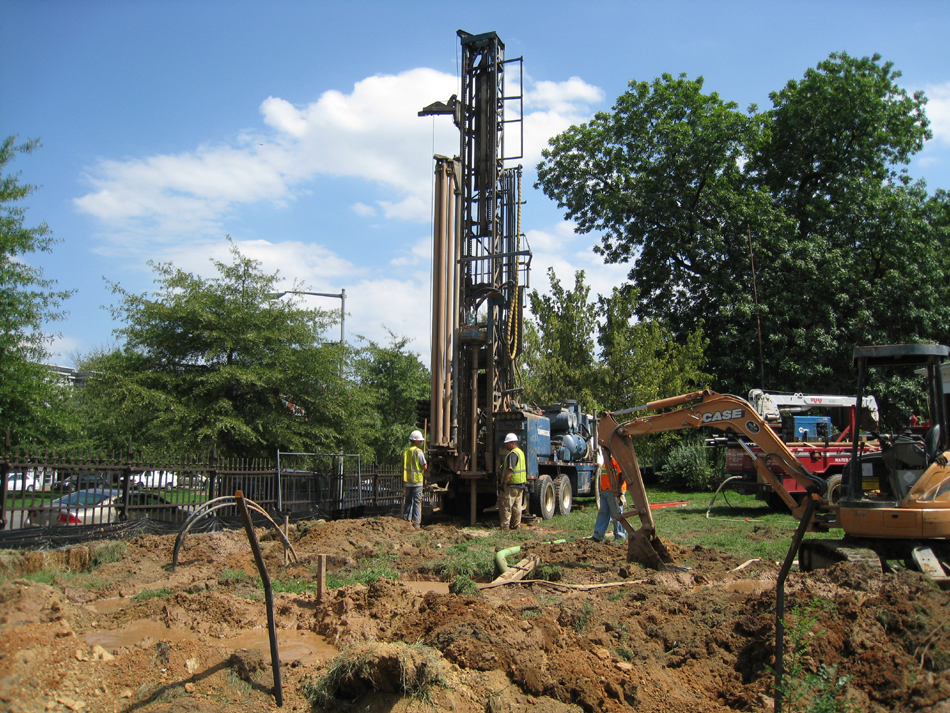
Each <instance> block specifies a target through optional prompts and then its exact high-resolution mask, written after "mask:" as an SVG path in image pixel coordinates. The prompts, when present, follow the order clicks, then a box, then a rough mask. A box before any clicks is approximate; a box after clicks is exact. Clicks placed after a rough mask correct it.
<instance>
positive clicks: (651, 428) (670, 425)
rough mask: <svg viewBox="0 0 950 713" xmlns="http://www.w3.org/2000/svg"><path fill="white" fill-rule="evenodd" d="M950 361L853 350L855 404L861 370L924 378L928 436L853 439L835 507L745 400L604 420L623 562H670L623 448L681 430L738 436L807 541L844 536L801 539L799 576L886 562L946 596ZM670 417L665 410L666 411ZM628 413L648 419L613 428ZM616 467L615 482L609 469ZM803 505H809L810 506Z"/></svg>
mask: <svg viewBox="0 0 950 713" xmlns="http://www.w3.org/2000/svg"><path fill="white" fill-rule="evenodd" d="M948 353H950V349H948V348H947V347H945V346H942V345H931V344H903V345H889V346H878V347H856V348H855V351H854V362H855V364H856V365H857V367H858V391H859V393H858V398H859V399H860V398H861V395H862V394H861V393H860V392H861V391H862V389H863V387H864V385H865V383H866V381H867V370H868V369H869V368H874V367H894V366H903V367H913V368H916V369H918V372H919V371H920V370H921V369H922V370H923V371H924V372H925V374H926V375H927V377H928V382H929V396H930V404H931V421H932V423H933V427H932V428H931V430H930V432H929V433H928V434H927V436H926V437H925V438H923V439H917V440H914V438H912V437H908V436H900V437H894V438H889V437H885V436H882V435H879V434H876V433H874V434H871V436H872V439H876V440H879V441H880V445H881V448H880V450H874V451H869V450H867V449H866V448H865V446H864V445H863V444H864V443H865V442H866V439H862V438H860V434H859V433H858V432H857V431H856V432H855V434H854V437H853V438H854V440H853V443H852V449H853V450H852V458H851V461H850V462H849V464H848V467H847V468H846V469H845V472H844V474H843V483H842V497H841V500H840V501H838V502H836V503H834V504H832V503H831V502H829V500H828V498H827V483H826V481H825V480H824V479H823V478H821V477H820V476H817V475H815V474H813V473H810V472H809V471H808V470H806V469H805V468H804V467H803V466H802V465H801V463H800V462H799V461H798V459H797V458H796V457H795V455H794V454H793V453H791V451H789V449H788V447H787V446H786V445H785V443H784V442H782V440H781V439H780V438H779V437H778V436H777V435H776V434H775V432H774V431H773V430H772V429H770V428H769V427H768V424H767V423H766V422H765V421H764V420H763V419H762V417H761V416H759V414H758V413H757V412H756V411H755V409H754V408H753V407H752V406H751V405H750V404H749V403H748V402H747V401H745V400H744V399H741V398H739V397H737V396H730V395H727V394H719V393H716V392H714V391H709V390H705V391H696V392H694V393H691V394H684V395H682V396H674V397H672V398H668V399H663V400H660V401H653V402H651V403H648V404H645V405H643V406H639V407H637V408H634V409H625V410H622V411H614V412H607V413H605V414H604V415H603V417H602V418H601V421H600V427H599V435H598V444H599V445H600V447H601V449H602V450H603V452H604V462H605V463H607V464H609V465H608V468H607V471H608V477H609V479H610V483H611V490H612V491H614V493H615V494H619V491H620V481H621V478H622V479H623V481H625V482H626V483H627V491H628V492H629V493H630V495H631V498H632V500H633V506H634V507H633V509H632V510H628V511H626V512H623V513H621V514H620V516H619V519H620V521H621V522H622V523H623V525H624V527H625V528H626V529H627V532H628V533H629V535H628V539H627V542H628V549H627V560H628V561H631V562H638V563H640V564H643V565H645V566H648V567H652V568H654V569H665V568H666V567H667V566H668V565H670V564H671V563H672V558H671V556H670V554H669V552H668V550H667V549H666V547H665V546H664V545H663V543H662V542H661V541H660V539H659V537H658V536H657V534H656V524H655V522H654V520H653V515H652V513H651V510H650V501H649V497H648V496H647V492H646V488H645V487H644V483H643V477H642V475H641V473H640V466H639V463H638V462H637V455H636V452H635V451H634V448H633V442H632V440H631V438H632V437H633V436H643V435H647V434H650V433H661V432H665V431H675V430H680V429H693V428H704V427H705V428H714V429H717V430H720V431H723V432H725V433H727V434H732V435H736V436H744V437H745V438H738V439H736V440H737V441H738V442H739V443H744V441H745V440H746V439H748V441H751V442H752V443H754V444H755V445H756V446H757V447H758V448H756V451H755V452H754V453H753V451H752V449H751V448H749V447H747V446H746V448H747V450H748V455H749V456H750V457H751V458H752V459H753V463H754V465H755V468H756V470H757V471H758V473H759V474H760V475H761V477H762V479H763V480H765V481H766V482H767V483H769V485H771V486H772V488H773V489H774V491H775V492H776V493H777V494H778V496H779V497H780V498H781V499H782V500H783V501H784V502H785V504H786V505H787V506H788V508H789V510H791V511H792V515H793V516H795V518H796V519H798V520H802V519H803V518H804V517H806V516H807V517H808V519H809V522H808V523H807V531H808V532H828V531H829V530H831V529H832V528H837V529H841V530H843V531H844V536H843V537H842V538H840V539H837V540H831V539H822V538H810V539H806V540H805V541H804V542H803V543H802V545H801V549H800V551H799V566H800V568H801V569H802V570H803V571H808V570H810V569H814V568H818V567H828V566H831V565H832V564H834V563H835V562H839V561H843V560H865V561H867V559H868V557H869V556H871V557H873V558H876V559H877V561H879V562H880V565H881V567H882V568H883V569H884V570H885V571H887V570H888V569H889V565H888V560H891V561H893V560H899V561H901V562H903V563H904V565H905V566H908V567H911V568H914V569H917V570H919V571H921V572H923V573H924V574H926V575H927V576H929V577H931V578H932V579H933V580H934V581H935V582H937V583H938V584H939V585H940V586H941V587H943V588H950V576H948V572H950V465H948V459H950V452H948V451H947V433H948V431H947V425H946V422H947V415H946V414H947V408H946V404H945V397H944V393H943V382H942V375H941V371H940V364H941V362H942V361H943V359H944V358H946V357H947V355H948ZM671 409H672V410H671ZM634 411H651V412H655V413H652V414H651V415H647V416H641V417H639V418H633V419H632V420H628V421H623V420H618V417H620V416H622V415H624V414H627V413H631V412H634ZM610 456H613V458H614V459H615V460H616V461H617V463H618V465H619V466H620V472H617V471H616V469H615V468H614V467H613V466H612V463H611V458H610ZM774 466H778V469H779V470H780V471H784V472H785V473H786V474H787V475H788V476H789V477H791V478H792V479H793V480H794V481H795V482H797V483H798V484H799V485H800V486H801V487H802V488H803V489H804V490H805V493H806V494H805V498H804V499H801V500H798V499H796V498H795V497H794V496H793V495H792V494H790V493H789V491H788V490H787V489H786V488H785V487H784V486H783V485H782V478H781V476H779V475H776V472H775V470H774ZM872 474H873V475H874V476H877V477H878V479H879V482H880V488H879V489H877V490H874V491H870V492H867V491H865V490H864V488H862V485H861V483H862V478H863V477H867V476H869V475H872ZM808 500H811V501H812V502H811V503H809V502H808ZM633 515H638V516H639V518H640V527H639V528H634V527H633V526H632V525H630V523H628V522H627V518H628V517H632V516H633Z"/></svg>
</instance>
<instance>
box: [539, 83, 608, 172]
mask: <svg viewBox="0 0 950 713" xmlns="http://www.w3.org/2000/svg"><path fill="white" fill-rule="evenodd" d="M603 99H604V92H603V90H602V89H600V88H599V87H595V86H593V85H591V84H587V83H586V82H584V81H583V80H581V79H579V78H578V77H571V78H570V79H568V80H567V81H566V82H546V81H544V82H536V83H534V87H533V89H531V90H529V91H527V92H526V93H525V107H526V112H525V146H524V155H525V161H526V162H527V163H529V164H535V163H537V162H538V161H539V160H540V159H541V149H543V148H544V147H545V146H547V143H548V140H549V139H550V138H551V137H552V136H555V135H556V134H559V133H561V132H562V131H564V130H565V129H567V128H569V127H570V126H572V125H574V124H581V123H584V122H586V121H588V120H589V119H590V118H591V115H592V113H591V110H590V105H591V104H598V103H600V102H602V101H603Z"/></svg>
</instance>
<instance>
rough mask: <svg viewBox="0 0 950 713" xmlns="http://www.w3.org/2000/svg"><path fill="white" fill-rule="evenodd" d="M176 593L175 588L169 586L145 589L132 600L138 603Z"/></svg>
mask: <svg viewBox="0 0 950 713" xmlns="http://www.w3.org/2000/svg"><path fill="white" fill-rule="evenodd" d="M174 593H175V590H174V589H169V588H168V587H162V588H161V589H143V590H142V591H141V592H139V593H138V594H136V595H135V596H134V597H132V601H133V602H135V603H136V604H138V603H139V602H147V601H148V600H149V599H159V598H161V597H168V596H171V595H172V594H174Z"/></svg>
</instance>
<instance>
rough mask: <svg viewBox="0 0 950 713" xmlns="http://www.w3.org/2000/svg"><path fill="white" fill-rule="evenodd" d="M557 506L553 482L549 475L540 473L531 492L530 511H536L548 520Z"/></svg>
mask: <svg viewBox="0 0 950 713" xmlns="http://www.w3.org/2000/svg"><path fill="white" fill-rule="evenodd" d="M556 508H557V493H556V492H555V489H554V483H553V482H552V481H551V476H548V475H542V476H541V477H540V478H538V480H537V482H536V483H535V485H534V491H533V492H532V493H531V512H533V513H537V514H538V515H540V516H541V518H542V519H543V520H550V519H551V518H552V517H554V510H555V509H556Z"/></svg>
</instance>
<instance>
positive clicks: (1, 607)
mask: <svg viewBox="0 0 950 713" xmlns="http://www.w3.org/2000/svg"><path fill="white" fill-rule="evenodd" d="M556 522H557V521H556V520H553V521H550V522H549V523H545V527H544V528H543V530H542V529H541V528H538V529H536V530H534V531H532V530H531V529H529V530H528V531H527V532H519V533H514V535H513V536H517V538H518V540H517V544H520V545H521V547H522V551H521V553H520V554H517V555H513V556H511V557H510V558H509V559H510V560H511V563H512V564H514V563H515V561H516V560H519V559H520V558H522V557H526V556H529V555H530V556H536V557H537V558H538V559H539V561H540V564H541V565H542V567H543V569H542V570H539V571H540V573H541V574H543V575H544V576H546V577H549V578H551V579H556V578H557V577H560V579H558V580H557V581H531V582H527V583H516V584H509V585H504V586H496V587H491V588H484V589H482V590H481V591H480V593H477V594H452V593H449V592H448V591H447V586H446V585H445V584H444V583H441V582H439V581H437V580H438V579H439V568H438V567H437V566H433V563H434V562H437V561H438V557H439V554H440V553H441V552H444V550H446V549H447V548H449V547H451V546H452V545H456V546H457V547H456V549H458V548H459V547H458V546H460V545H462V544H463V543H466V542H469V541H470V540H473V539H474V538H477V537H479V536H484V535H485V534H486V531H485V530H480V529H478V528H473V529H466V528H462V527H455V526H452V525H433V526H430V527H426V528H424V529H422V530H414V529H413V528H412V527H411V526H410V525H409V524H408V523H406V522H403V521H402V520H398V519H394V518H378V519H370V520H364V521H338V522H326V523H324V522H318V523H301V524H299V525H297V526H291V541H292V543H293V546H294V549H295V551H296V554H297V558H298V561H297V563H296V564H294V563H291V564H289V565H286V566H285V565H284V561H283V551H284V550H283V547H282V545H281V544H280V542H279V541H278V540H276V539H275V538H273V536H272V533H270V532H268V531H267V530H261V531H260V536H261V545H262V548H263V552H264V556H265V561H266V565H267V568H268V572H269V573H270V576H271V578H272V579H275V580H276V579H279V580H281V581H284V582H286V581H291V580H293V579H294V578H296V579H297V580H300V581H306V582H312V581H313V580H314V577H315V576H316V574H315V573H316V571H317V566H316V563H317V555H319V554H325V555H328V556H329V557H328V565H327V570H328V572H329V575H330V577H331V583H332V577H333V574H334V573H335V572H342V571H345V570H346V569H347V568H351V567H352V566H353V564H354V562H355V561H357V560H358V559H360V558H365V557H376V558H379V557H380V556H383V557H384V558H388V559H389V561H391V563H392V565H391V566H392V567H394V568H395V569H396V570H397V571H398V578H399V579H398V581H392V580H387V579H383V580H379V581H377V582H375V583H373V584H370V585H369V586H362V585H359V584H355V585H348V586H344V587H341V588H338V589H331V590H330V591H329V592H328V596H327V598H326V599H325V601H324V602H322V603H320V602H318V601H317V594H316V593H315V592H303V593H299V594H298V593H276V594H275V595H274V610H275V620H276V626H277V636H276V638H277V643H278V648H279V649H280V656H281V661H282V665H281V667H280V676H281V684H282V686H281V688H282V693H283V706H282V710H288V711H311V710H315V711H320V710H345V709H352V710H359V711H369V712H370V713H379V712H382V711H394V712H404V711H429V710H440V711H459V712H461V713H469V712H475V711H478V712H479V713H482V712H487V713H501V712H502V711H537V712H539V713H540V712H546V711H553V712H560V711H564V712H565V713H566V712H567V711H628V710H633V711H646V712H657V713H659V712H662V713H701V712H705V711H769V710H773V702H772V698H771V691H772V683H773V680H774V677H773V674H772V673H771V671H770V668H769V667H770V666H771V665H772V664H773V662H774V658H773V656H774V642H775V627H774V624H775V614H774V607H775V589H774V588H775V581H776V577H777V575H778V570H779V567H778V565H777V564H776V563H774V562H763V561H752V562H743V561H740V560H738V559H736V558H734V557H732V556H730V555H727V554H724V553H721V552H718V551H714V550H706V549H695V550H682V549H679V548H677V547H676V546H675V545H673V544H672V543H669V542H667V543H666V544H667V546H668V547H669V548H670V549H671V550H672V551H673V553H674V555H675V557H676V560H677V562H678V563H679V564H682V565H686V566H689V567H690V569H689V570H687V571H679V572H667V573H657V572H654V571H650V570H645V569H642V568H640V567H639V566H637V565H635V564H627V562H626V561H625V560H626V558H625V553H626V549H625V548H624V547H622V546H616V545H612V544H604V543H594V542H590V541H586V540H577V541H571V542H560V543H553V544H550V541H551V540H554V539H557V535H558V534H559V533H558V531H557V530H556V525H552V524H551V523H556ZM542 540H544V541H545V542H548V543H549V544H544V543H542ZM173 545H174V536H151V535H148V536H141V537H138V538H136V539H133V540H130V541H129V542H128V545H127V552H126V554H125V556H124V558H123V559H122V560H121V561H118V562H114V563H111V564H104V565H101V566H99V567H97V568H95V569H93V570H91V571H88V573H86V574H80V573H82V572H83V571H84V570H85V568H86V567H87V565H88V559H89V556H90V554H89V550H88V549H87V548H83V547H80V548H73V549H71V550H69V551H66V552H62V551H59V552H55V553H16V552H6V553H3V556H2V557H0V569H5V572H0V574H3V575H4V578H3V579H2V580H0V582H2V584H0V709H2V710H4V711H16V712H30V713H32V712H35V711H66V710H68V711H109V712H112V711H123V712H131V711H137V712H142V713H160V712H161V713H164V712H166V711H168V712H170V711H193V712H196V713H205V712H210V711H220V710H228V711H239V712H244V711H246V712H251V711H266V710H278V707H277V704H276V701H275V690H274V678H273V671H272V669H271V666H270V661H271V653H270V648H269V642H268V632H267V617H266V609H265V602H264V599H263V596H262V592H261V590H260V589H259V588H257V587H256V586H255V580H256V577H257V569H256V566H255V563H254V559H253V556H252V554H251V551H250V548H249V545H248V541H247V538H246V536H245V534H244V532H243V531H229V532H220V533H210V534H202V535H190V536H189V538H188V539H187V541H186V542H185V546H184V548H183V550H182V552H181V556H180V562H179V566H178V568H177V571H174V572H173V571H171V568H170V562H171V559H172V549H173ZM57 567H58V568H60V569H61V570H62V573H61V574H58V575H57V576H56V577H55V578H53V580H52V582H51V583H50V584H40V583H36V582H35V581H33V580H32V579H28V578H27V575H28V574H29V573H30V572H36V571H39V570H46V571H49V570H50V568H53V569H56V568H57ZM539 571H536V572H535V574H533V575H531V577H532V578H534V577H537V576H538V572H539ZM245 575H246V576H245ZM591 585H606V586H591ZM786 591H787V595H786V607H787V610H788V611H789V612H799V613H801V612H805V611H807V612H809V615H810V616H813V617H815V618H816V619H817V621H816V623H815V625H814V626H813V627H811V629H810V630H809V632H808V633H807V634H806V633H805V631H804V628H803V626H802V625H801V624H799V622H800V621H801V620H802V619H804V618H806V617H804V616H799V617H797V618H796V617H791V618H789V620H788V628H789V630H790V631H791V632H792V633H791V634H790V636H789V638H790V639H792V640H793V643H796V642H797V643H799V644H800V645H801V646H802V647H804V648H805V650H804V652H803V655H801V656H798V657H794V656H792V655H791V653H787V654H786V662H787V663H789V660H790V659H791V667H792V668H793V669H794V671H795V675H794V676H789V677H787V679H788V680H789V681H790V682H791V684H796V685H797V683H799V682H805V681H806V677H807V676H809V675H811V676H815V675H818V676H820V675H821V674H822V671H825V680H826V681H828V683H827V684H823V683H821V682H818V683H816V682H815V681H814V679H812V680H811V681H810V682H805V683H804V685H803V686H802V687H801V690H804V691H806V692H811V693H815V692H819V691H821V690H825V689H827V688H829V687H831V686H832V684H833V682H834V681H839V682H841V683H842V686H841V688H842V692H843V693H844V695H845V697H846V698H847V700H848V701H849V704H850V705H851V706H853V710H858V711H872V712H876V711H926V712H930V713H938V712H939V713H948V712H950V673H948V668H950V610H948V605H950V595H948V593H946V592H941V591H939V590H938V589H936V588H935V587H933V586H932V585H931V584H930V583H928V582H927V581H925V580H923V579H922V578H921V577H920V576H918V575H917V574H915V573H912V572H906V571H905V572H899V573H897V574H889V575H882V574H880V573H878V572H872V571H871V570H869V569H867V568H865V567H864V566H862V565H846V564H845V565H838V566H837V567H835V568H834V569H832V570H826V571H824V572H821V573H811V574H799V573H797V572H792V574H791V575H790V578H789V580H788V584H787V589H786ZM149 594H154V595H155V596H151V597H148V596H147V595H149ZM136 595H139V596H138V597H136ZM792 648H794V646H793V645H791V644H790V645H789V649H792ZM340 652H346V656H345V657H343V658H338V654H339V653H340ZM331 662H333V663H334V665H333V666H330V664H331ZM823 665H824V666H829V667H836V668H835V670H834V673H829V672H828V671H827V670H825V669H822V666H823ZM328 673H330V674H332V676H331V677H330V678H329V679H327V678H325V677H326V676H327V675H328ZM321 679H322V680H323V681H324V683H325V684H326V682H327V681H330V682H336V683H337V684H338V685H324V686H323V688H322V689H321V690H323V691H324V692H325V693H327V694H328V695H330V694H332V695H333V696H334V698H335V700H330V699H321V700H322V701H323V705H324V706H325V707H320V706H319V705H316V706H315V705H313V704H312V703H311V701H310V700H308V698H307V697H305V695H304V694H305V691H312V690H313V689H315V688H320V687H319V686H318V685H317V683H318V682H320V681H321ZM791 684H790V685H791ZM407 689H408V690H409V691H410V692H411V695H410V693H407V692H406V691H407ZM785 710H786V711H787V710H789V707H788V705H786V706H785ZM823 710H830V709H823Z"/></svg>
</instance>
